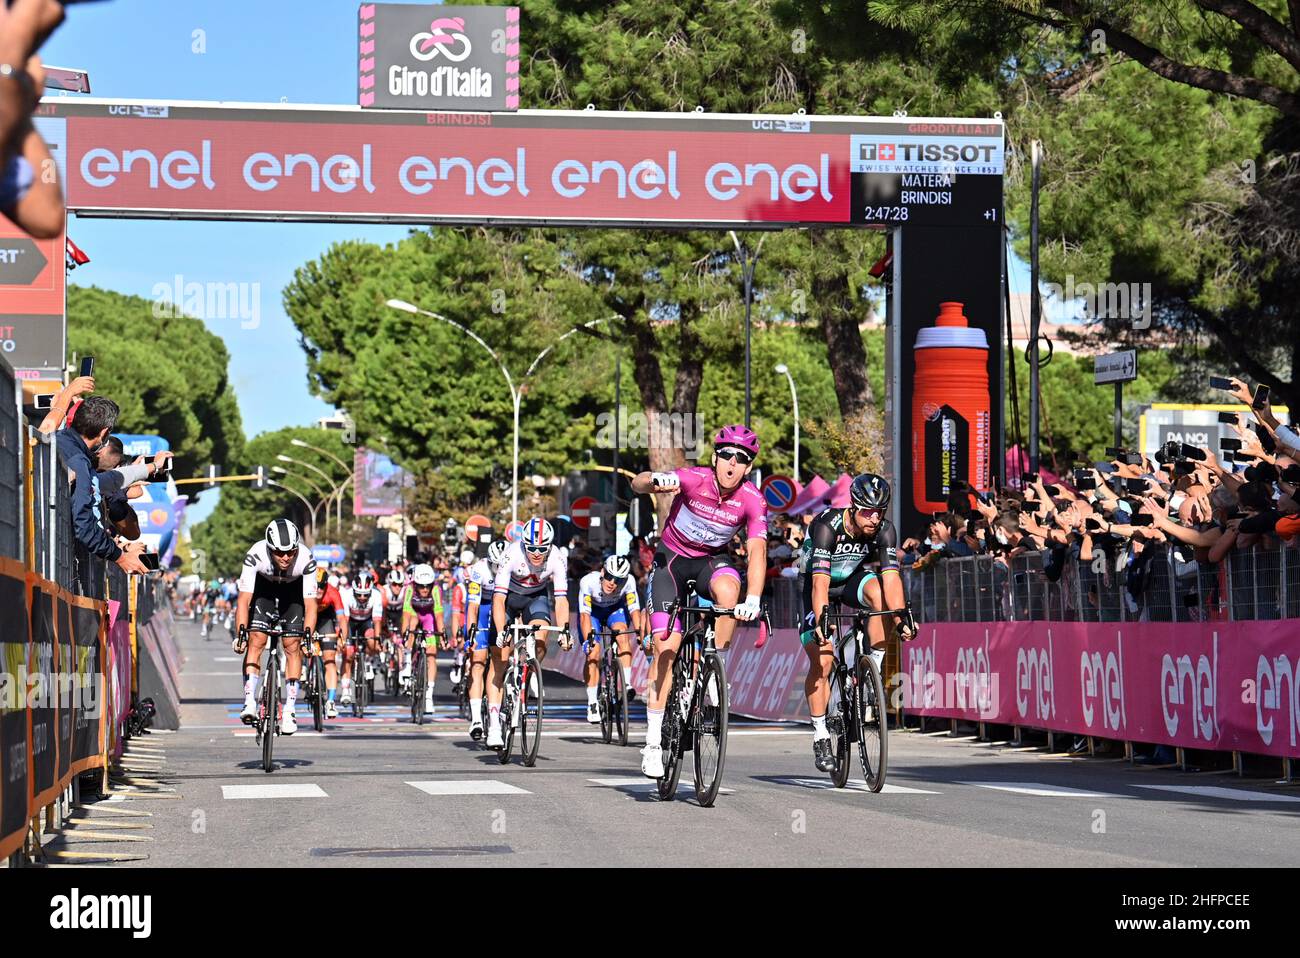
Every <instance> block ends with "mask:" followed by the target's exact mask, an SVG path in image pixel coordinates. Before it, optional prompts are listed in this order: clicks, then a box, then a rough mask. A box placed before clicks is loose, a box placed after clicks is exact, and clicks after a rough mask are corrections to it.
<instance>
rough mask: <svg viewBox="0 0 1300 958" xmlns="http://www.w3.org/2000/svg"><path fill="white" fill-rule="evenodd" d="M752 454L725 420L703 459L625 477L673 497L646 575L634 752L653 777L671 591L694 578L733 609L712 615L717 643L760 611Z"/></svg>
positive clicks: (668, 669)
mask: <svg viewBox="0 0 1300 958" xmlns="http://www.w3.org/2000/svg"><path fill="white" fill-rule="evenodd" d="M757 455H758V437H757V436H756V435H754V433H753V432H752V431H750V430H749V429H748V428H746V427H744V426H725V427H724V428H723V429H722V430H720V431H719V432H718V434H717V435H716V436H714V438H713V459H712V463H711V464H710V465H708V466H695V467H693V468H689V469H678V470H676V471H674V472H655V473H651V472H643V473H641V474H640V475H639V476H637V477H636V478H635V479H633V480H632V489H633V491H634V492H636V493H637V494H638V495H644V494H646V493H672V494H673V495H674V499H673V503H672V507H671V508H670V509H669V512H668V522H667V524H666V525H665V527H664V532H663V538H662V540H661V542H660V546H659V549H658V551H657V553H656V554H655V561H654V569H653V571H652V572H651V578H650V601H649V606H650V631H651V633H652V634H653V636H654V665H653V667H652V669H651V672H650V678H651V685H650V696H649V700H648V701H647V703H646V746H645V748H644V749H643V750H642V753H641V754H642V760H641V771H642V772H643V773H644V774H645V775H647V776H648V777H650V778H661V777H662V776H663V773H664V772H663V749H662V747H661V742H660V734H661V732H662V727H663V716H664V705H665V703H666V701H667V698H668V692H669V689H670V687H671V685H672V668H673V660H674V659H675V658H676V657H677V649H678V648H679V647H680V646H681V642H682V634H681V623H680V622H678V621H671V622H670V621H669V617H670V615H671V610H672V607H673V605H674V604H675V603H676V601H677V599H678V597H679V596H682V597H683V598H684V597H685V591H686V583H687V582H689V581H691V580H694V582H695V591H696V593H697V594H698V595H699V596H700V597H701V598H704V599H708V600H710V601H712V602H713V603H714V604H715V605H719V606H722V607H723V608H729V607H734V608H735V618H734V619H733V618H730V617H728V618H721V619H718V622H717V627H716V628H717V632H716V641H717V645H718V648H719V649H725V648H726V647H727V644H728V643H729V642H730V641H731V636H732V633H733V632H734V631H735V628H736V620H737V619H738V620H740V621H742V622H747V621H751V620H753V619H756V618H757V617H758V615H759V612H760V603H761V599H762V595H763V585H764V583H765V581H766V575H767V503H766V502H765V501H764V499H763V495H762V493H760V492H759V491H758V489H757V488H755V487H754V485H753V483H750V482H746V481H745V479H746V477H747V476H748V475H749V473H750V470H752V469H753V467H754V457H755V456H757ZM742 529H743V530H744V533H745V538H746V541H747V553H748V561H747V567H746V570H745V600H744V601H743V602H741V601H740V589H741V573H740V570H739V569H738V568H737V567H736V564H735V563H734V562H733V560H732V559H731V558H730V557H729V556H728V555H727V551H726V550H727V544H728V543H729V542H730V541H731V538H732V536H734V535H735V534H736V533H737V532H738V531H741V530H742Z"/></svg>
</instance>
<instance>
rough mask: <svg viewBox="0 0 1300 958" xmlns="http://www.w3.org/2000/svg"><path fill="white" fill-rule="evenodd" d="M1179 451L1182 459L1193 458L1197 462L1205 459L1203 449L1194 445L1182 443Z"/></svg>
mask: <svg viewBox="0 0 1300 958" xmlns="http://www.w3.org/2000/svg"><path fill="white" fill-rule="evenodd" d="M1181 452H1182V458H1183V459H1195V460H1196V461H1197V462H1204V461H1205V450H1204V449H1198V448H1196V447H1195V446H1189V445H1188V444H1187V443H1183V444H1182V448H1181Z"/></svg>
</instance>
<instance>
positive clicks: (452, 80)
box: [357, 3, 519, 111]
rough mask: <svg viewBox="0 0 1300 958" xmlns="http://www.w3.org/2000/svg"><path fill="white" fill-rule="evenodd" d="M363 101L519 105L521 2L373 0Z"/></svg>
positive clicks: (365, 39) (366, 21)
mask: <svg viewBox="0 0 1300 958" xmlns="http://www.w3.org/2000/svg"><path fill="white" fill-rule="evenodd" d="M357 34H358V35H357V103H358V105H360V106H362V107H370V108H380V109H390V110H468V111H479V110H484V111H486V110H517V109H519V8H518V7H447V6H442V5H437V6H430V5H428V4H408V3H366V4H362V5H361V7H360V9H359V10H358V11H357Z"/></svg>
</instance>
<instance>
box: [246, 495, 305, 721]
mask: <svg viewBox="0 0 1300 958" xmlns="http://www.w3.org/2000/svg"><path fill="white" fill-rule="evenodd" d="M235 622H236V626H237V633H236V637H235V641H234V650H235V652H236V653H242V654H244V709H243V711H242V712H240V713H239V718H240V720H241V721H242V722H243V723H244V724H245V725H252V724H253V723H255V722H256V721H257V677H258V674H259V673H260V672H261V659H262V650H263V649H264V648H266V640H267V634H268V633H269V632H271V631H273V630H275V629H277V628H278V629H280V630H281V632H280V642H281V645H282V647H283V649H284V655H285V660H286V661H285V669H284V675H285V696H284V710H283V712H282V714H281V717H280V732H281V733H282V734H284V735H292V734H293V733H294V732H296V731H297V730H298V721H297V719H296V718H295V716H294V714H293V710H294V704H295V702H296V700H297V698H298V679H299V678H300V677H301V675H302V646H301V644H300V642H299V640H300V638H301V637H302V636H304V635H311V634H312V632H313V631H314V630H315V628H316V560H314V559H313V558H312V555H311V550H310V549H308V548H307V547H306V546H304V545H303V544H302V542H301V537H300V536H299V534H298V527H297V526H295V525H294V524H293V523H292V522H290V521H289V520H288V519H276V520H274V521H273V522H271V524H270V525H268V526H267V527H266V535H265V537H264V538H263V539H262V541H261V542H255V543H253V546H252V548H250V549H249V550H248V554H247V555H245V556H244V568H243V571H242V572H241V573H240V575H239V606H238V609H237V610H236V612H235Z"/></svg>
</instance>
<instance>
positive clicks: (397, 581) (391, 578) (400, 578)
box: [387, 569, 406, 585]
mask: <svg viewBox="0 0 1300 958" xmlns="http://www.w3.org/2000/svg"><path fill="white" fill-rule="evenodd" d="M387 582H388V584H389V585H405V584H406V576H405V575H403V574H402V570H401V569H394V570H393V571H392V572H390V573H388V579H387Z"/></svg>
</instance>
